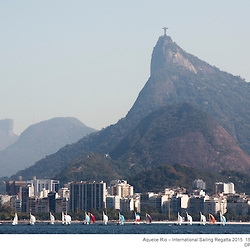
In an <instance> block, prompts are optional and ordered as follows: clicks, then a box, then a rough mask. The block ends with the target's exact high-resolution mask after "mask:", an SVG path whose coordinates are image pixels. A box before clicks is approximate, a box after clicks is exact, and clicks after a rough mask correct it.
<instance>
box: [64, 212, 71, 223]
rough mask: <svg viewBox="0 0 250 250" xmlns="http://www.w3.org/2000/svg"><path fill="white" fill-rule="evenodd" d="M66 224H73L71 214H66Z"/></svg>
mask: <svg viewBox="0 0 250 250" xmlns="http://www.w3.org/2000/svg"><path fill="white" fill-rule="evenodd" d="M64 217H65V224H66V225H70V224H71V216H70V215H69V214H65V215H64Z"/></svg>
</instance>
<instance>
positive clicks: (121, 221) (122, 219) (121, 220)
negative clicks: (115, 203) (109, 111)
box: [117, 213, 125, 225]
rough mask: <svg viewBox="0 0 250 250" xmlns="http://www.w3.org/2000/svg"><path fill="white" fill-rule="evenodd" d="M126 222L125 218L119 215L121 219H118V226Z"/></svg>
mask: <svg viewBox="0 0 250 250" xmlns="http://www.w3.org/2000/svg"><path fill="white" fill-rule="evenodd" d="M124 221H125V218H124V216H123V215H122V214H120V213H119V219H118V223H117V224H118V225H123V224H124Z"/></svg>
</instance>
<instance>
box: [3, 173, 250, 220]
mask: <svg viewBox="0 0 250 250" xmlns="http://www.w3.org/2000/svg"><path fill="white" fill-rule="evenodd" d="M59 184H60V183H59V181H58V180H49V179H42V180H39V179H36V178H33V180H30V181H22V180H19V181H7V182H6V194H5V195H0V203H1V205H3V204H4V203H9V205H10V207H11V210H12V212H20V213H29V212H32V213H48V212H50V211H51V212H54V213H59V212H76V213H77V212H80V211H86V212H88V211H91V210H92V209H95V210H97V211H99V210H102V209H106V208H109V209H117V210H119V211H121V212H130V211H136V212H143V211H145V212H147V211H148V210H149V209H154V211H158V212H159V213H164V214H166V218H169V219H170V218H171V216H173V215H174V216H176V214H177V213H178V212H179V213H182V214H183V213H185V212H189V213H190V214H197V215H198V214H199V213H200V212H202V213H203V214H209V213H211V214H217V213H219V212H221V213H222V214H225V213H226V212H227V211H228V210H230V212H231V213H232V214H234V215H246V214H247V213H248V208H249V204H250V199H249V198H248V196H246V195H245V194H237V193H236V192H235V190H234V184H233V183H222V182H218V183H215V185H214V194H212V195H207V194H206V193H205V191H204V190H206V183H205V182H204V181H202V180H194V181H193V191H192V192H191V193H187V191H186V189H185V188H180V187H175V188H165V190H163V191H162V192H160V193H154V192H146V193H135V192H134V188H133V186H131V185H130V184H128V183H127V181H125V180H113V181H111V182H110V183H109V184H108V185H107V184H106V183H105V182H103V181H101V182H96V181H92V182H89V181H80V182H71V183H69V184H68V185H67V186H65V187H63V188H61V187H60V185H59Z"/></svg>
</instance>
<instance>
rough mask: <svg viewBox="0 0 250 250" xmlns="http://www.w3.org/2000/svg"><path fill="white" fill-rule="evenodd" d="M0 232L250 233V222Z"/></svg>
mask: <svg viewBox="0 0 250 250" xmlns="http://www.w3.org/2000/svg"><path fill="white" fill-rule="evenodd" d="M0 234H250V224H249V225H244V224H233V225H231V224H227V225H225V226H222V225H205V226H203V225H198V224H196V225H195V224H193V225H174V224H164V223H155V224H140V225H134V224H124V225H117V224H115V223H109V224H108V225H102V224H98V223H95V224H91V225H84V224H82V223H72V224H71V225H62V224H60V223H56V224H54V225H48V224H46V223H41V222H40V223H36V224H35V225H34V226H30V225H26V224H18V225H16V226H12V224H11V223H4V224H3V225H0Z"/></svg>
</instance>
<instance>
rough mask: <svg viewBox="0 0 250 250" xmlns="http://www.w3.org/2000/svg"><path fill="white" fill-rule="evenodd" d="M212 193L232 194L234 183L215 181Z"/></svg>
mask: <svg viewBox="0 0 250 250" xmlns="http://www.w3.org/2000/svg"><path fill="white" fill-rule="evenodd" d="M214 193H215V194H218V193H223V194H234V193H235V190H234V183H232V182H229V183H224V182H216V183H215V185H214Z"/></svg>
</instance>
